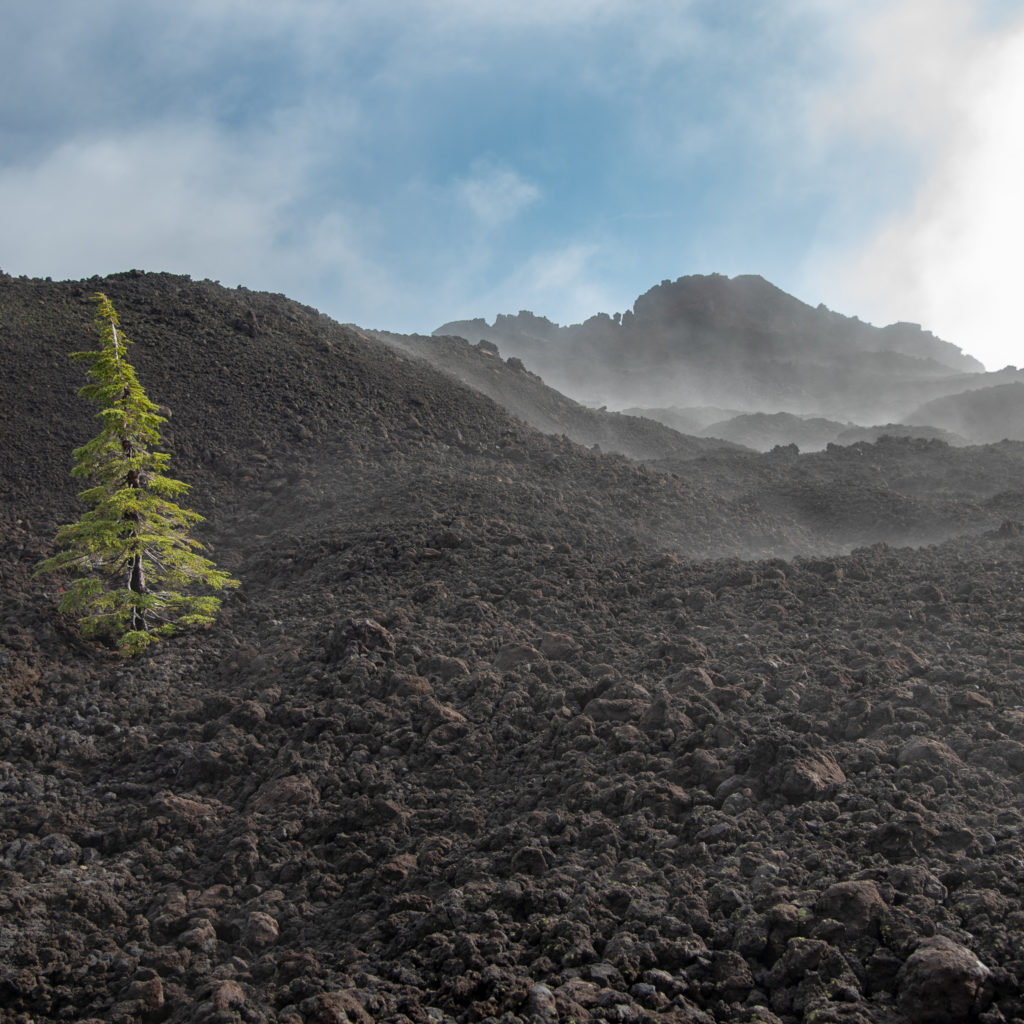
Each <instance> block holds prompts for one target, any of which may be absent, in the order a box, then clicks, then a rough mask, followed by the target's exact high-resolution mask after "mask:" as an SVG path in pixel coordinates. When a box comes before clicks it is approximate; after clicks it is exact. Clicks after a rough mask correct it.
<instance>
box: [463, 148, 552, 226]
mask: <svg viewBox="0 0 1024 1024" xmlns="http://www.w3.org/2000/svg"><path fill="white" fill-rule="evenodd" d="M455 189H456V193H457V194H458V196H459V198H460V199H461V201H462V202H463V203H464V204H465V205H466V206H467V207H469V209H470V210H471V211H472V213H473V215H474V216H475V217H476V219H477V220H478V221H479V222H480V223H481V224H482V225H483V226H484V227H487V228H495V227H498V226H499V225H501V224H505V223H507V222H508V221H511V220H514V219H515V218H516V217H518V216H519V214H520V213H522V211H523V210H525V209H526V208H527V207H528V206H530V205H532V204H533V203H535V202H536V201H537V200H538V199H539V198H540V189H539V188H537V186H536V185H534V184H533V183H532V182H529V181H527V180H526V179H525V178H524V177H523V176H522V175H521V174H519V172H518V171H515V170H513V169H512V168H510V167H504V166H502V165H500V164H494V163H490V162H480V163H477V164H475V165H474V167H473V172H472V174H471V175H470V176H469V177H468V178H460V179H459V180H458V181H457V182H456V183H455Z"/></svg>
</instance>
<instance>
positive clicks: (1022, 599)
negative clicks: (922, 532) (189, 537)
mask: <svg viewBox="0 0 1024 1024" xmlns="http://www.w3.org/2000/svg"><path fill="white" fill-rule="evenodd" d="M97 288H102V289H103V290H105V291H107V292H108V294H110V296H111V297H112V298H113V300H114V301H115V303H116V304H117V306H118V310H119V312H120V314H121V318H122V321H123V323H124V327H125V330H126V331H127V333H128V334H129V336H131V337H133V338H134V339H135V340H136V342H137V345H136V348H135V350H134V355H135V357H136V358H135V362H136V365H137V367H138V369H139V376H140V379H141V380H142V382H143V383H144V385H145V387H146V389H147V392H148V393H149V394H150V395H151V396H152V397H153V398H154V399H155V400H157V401H161V402H165V403H166V404H167V405H169V406H170V407H171V411H172V414H173V418H172V420H171V422H170V424H169V425H168V426H169V427H170V428H171V430H169V434H173V437H172V438H171V440H172V441H173V443H172V444H170V445H169V447H170V449H171V451H172V455H173V461H172V469H173V471H174V472H175V475H179V476H181V477H183V478H185V479H186V480H190V481H192V482H194V484H195V488H194V490H193V492H192V494H191V496H190V498H191V504H193V505H194V506H195V507H197V509H198V510H199V511H201V512H204V513H205V514H207V516H208V521H207V522H206V523H205V524H204V525H203V531H202V535H203V537H204V539H205V540H207V541H209V542H211V543H212V544H213V545H214V547H215V552H214V555H215V557H216V559H217V561H218V562H219V563H221V564H224V565H225V566H226V567H229V568H230V569H231V570H232V572H233V573H234V574H235V575H236V576H238V578H239V579H241V580H242V584H243V585H242V588H241V590H240V591H239V592H236V593H233V594H232V595H230V596H229V598H228V599H227V601H226V602H225V607H224V609H223V614H222V615H221V616H220V617H219V618H218V620H217V621H216V622H215V624H214V625H213V626H212V627H211V628H210V629H209V630H204V631H202V632H200V633H195V634H183V635H181V636H178V637H173V638H171V639H169V640H167V641H165V642H163V643H161V644H159V645H156V646H155V647H154V648H152V649H150V650H149V651H147V652H146V654H145V655H143V656H141V657H139V658H137V659H134V660H132V661H124V660H122V659H120V658H118V657H117V656H116V655H114V654H113V653H112V652H110V651H108V650H106V649H105V648H103V647H101V646H98V645H94V644H86V643H84V642H83V641H82V640H81V639H80V637H78V635H77V634H76V632H75V630H74V629H73V627H72V624H70V623H68V622H66V621H64V620H62V619H61V618H60V617H59V616H57V615H56V614H55V613H54V610H53V607H54V598H55V595H54V594H53V593H52V589H53V585H52V581H45V582H44V581H39V580H33V579H32V578H31V571H32V568H33V566H34V565H35V564H36V562H37V561H38V559H39V558H40V557H41V556H42V554H43V553H44V552H45V551H46V550H47V548H48V545H49V538H50V536H51V531H52V528H53V526H54V525H55V523H56V522H57V521H59V520H61V519H62V518H65V517H66V516H67V515H69V514H73V513H74V512H75V510H76V503H75V500H74V497H73V490H74V488H73V486H72V485H71V484H70V483H69V482H68V481H67V480H66V478H65V474H66V469H67V466H68V464H69V458H68V456H69V449H70V446H72V445H74V444H78V443H81V441H82V439H83V438H86V439H87V438H88V437H89V436H91V434H92V433H93V432H94V430H95V423H94V422H93V420H92V417H91V415H90V413H91V411H92V410H91V409H90V408H89V406H88V405H87V403H84V402H80V401H79V400H77V399H75V398H74V397H73V395H74V391H75V390H76V389H77V387H78V386H79V385H80V383H81V380H80V376H79V368H78V367H76V366H74V365H73V364H71V363H70V362H69V361H68V360H67V358H66V354H67V352H68V351H71V350H73V349H75V348H79V347H82V344H83V341H85V342H87V341H88V333H87V332H88V331H89V324H90V323H91V319H92V304H91V303H90V302H89V300H88V295H89V293H90V292H91V291H93V290H95V289H97ZM250 312H251V314H252V316H250V315H249V313H250ZM363 335H364V332H360V331H358V330H357V329H354V328H343V327H340V326H339V325H337V324H334V323H333V322H332V321H329V320H328V319H327V318H325V317H321V316H319V314H317V313H316V312H315V311H313V310H309V309H307V308H305V307H302V306H299V305H297V304H295V303H292V302H289V301H288V300H287V299H285V298H284V297H283V296H274V295H265V294H258V293H251V292H245V291H244V290H243V291H230V290H227V289H223V288H220V287H219V286H216V285H214V284H212V283H211V282H193V281H190V280H189V279H188V278H183V277H173V276H170V275H156V274H154V275H149V274H127V275H115V276H114V277H111V278H105V279H102V280H101V279H94V280H92V281H87V282H68V283H62V284H57V283H51V282H41V281H28V280H17V281H15V280H12V279H10V278H2V277H0V360H2V367H3V371H4V372H3V374H2V375H0V414H2V415H3V416H4V419H3V431H4V434H3V440H4V444H3V445H0V516H2V518H0V583H2V585H0V915H2V916H0V1017H2V1018H3V1019H4V1020H10V1021H12V1022H16V1024H28V1022H29V1021H37V1022H46V1024H49V1022H57V1021H69V1020H74V1021H88V1022H98V1021H111V1022H119V1024H150V1022H154V1021H162V1022H168V1024H186V1022H188V1024H192V1022H207V1024H214V1022H217V1024H241V1022H246V1024H260V1022H267V1024H270V1022H281V1024H313V1022H322V1021H330V1022H337V1021H349V1022H352V1021H358V1022H370V1021H381V1022H385V1024H410V1022H414V1024H427V1022H430V1021H437V1022H440V1024H445V1022H457V1024H462V1022H465V1024H473V1022H488V1024H497V1022H501V1024H528V1022H531V1021H536V1020H545V1021H554V1020H561V1021H566V1020H569V1019H576V1020H577V1021H581V1022H582V1021H636V1022H643V1024H679V1022H684V1021H702V1022H708V1024H711V1022H722V1024H732V1022H735V1024H740V1022H750V1021H764V1022H766V1024H771V1022H778V1021H782V1022H783V1024H796V1022H797V1021H799V1020H811V1019H814V1020H825V1021H827V1020H832V1021H859V1022H870V1024H905V1022H909V1021H913V1020H935V1019H952V1017H953V1015H958V1017H959V1019H967V1020H973V1019H977V1020H978V1021H979V1022H980V1024H989V1022H998V1021H1007V1022H1012V1021H1014V1020H1021V1019H1024V986H1022V979H1024V958H1022V956H1021V942H1020V939H1021V922H1022V920H1024V916H1022V915H1024V895H1022V891H1021V884H1020V877H1019V876H1020V865H1021V862H1022V859H1024V790H1022V785H1021V770H1022V768H1024V713H1022V711H1021V708H1022V707H1024V661H1022V657H1021V650H1022V632H1021V622H1022V621H1024V591H1022V589H1021V587H1020V563H1021V558H1022V557H1024V543H1022V539H1021V538H1022V536H1024V526H1022V525H1021V524H1022V522H1024V494H1022V493H1021V491H1020V489H1019V488H1018V489H1016V490H1015V489H1014V488H1015V487H1016V484H1015V481H1016V480H1019V479H1020V468H1021V462H1022V460H1024V445H1021V444H1014V443H1003V444H999V445H992V446H977V447H974V448H971V449H951V448H949V447H947V446H946V445H944V444H942V443H940V442H934V441H932V442H928V441H917V440H913V439H886V440H883V441H879V442H878V443H876V444H859V445H854V446H851V447H845V448H838V447H835V446H833V447H832V448H830V449H826V450H825V451H824V452H821V453H816V454H813V455H804V456H801V455H799V454H797V453H796V452H795V451H793V450H790V449H777V450H775V451H773V452H770V453H768V454H766V455H761V454H757V453H753V452H740V453H736V452H715V453H712V454H709V455H704V456H701V457H699V458H697V459H688V460H686V461H685V462H683V463H681V465H680V466H679V467H678V469H679V471H680V473H679V475H678V476H673V475H672V474H671V473H668V472H666V473H656V472H654V471H653V470H651V469H648V468H644V467H639V466H637V465H636V464H633V463H630V462H628V461H627V460H626V459H624V458H622V457H620V456H602V455H600V454H598V453H595V452H593V451H590V450H586V449H582V448H580V447H579V446H576V445H574V444H572V443H570V442H568V441H566V440H564V439H559V438H552V437H547V436H544V435H541V434H539V433H537V432H536V431H533V430H531V429H528V428H526V427H524V426H523V425H522V424H520V423H517V422H516V421H514V420H513V419H511V418H510V417H509V416H508V415H507V414H506V413H505V412H504V411H503V410H501V409H500V408H499V407H498V406H497V405H495V403H493V402H492V401H490V400H489V399H487V398H485V397H483V396H481V395H480V394H478V393H476V392H473V391H471V390H470V389H468V388H466V387H464V386H462V385H460V384H458V383H456V382H455V381H453V380H452V379H451V378H450V377H446V376H444V375H442V374H440V373H438V372H435V371H433V370H432V369H431V368H429V367H427V366H426V365H424V364H423V363H421V362H414V361H412V360H410V359H408V358H406V357H404V356H400V355H399V354H398V353H396V352H394V351H393V350H390V349H388V348H386V347H384V346H383V345H380V344H378V343H377V342H375V341H374V340H372V339H371V338H369V337H365V336H363ZM683 474H685V475H683ZM787 487H789V490H788V491H787V490H786V488H787ZM787 502H788V503H789V504H788V505H787ZM797 506H799V507H800V508H801V509H802V510H803V513H804V514H805V519H803V520H800V519H798V518H797V517H796V516H795V514H794V513H793V511H792V510H793V509H794V508H796V507H797ZM772 507H775V508H776V511H774V512H773V511H772ZM786 509H788V511H786ZM811 522H815V523H818V524H819V525H820V531H819V532H814V531H813V530H811V529H810V528H809V527H808V526H807V525H805V523H811ZM927 524H931V526H932V527H933V528H934V531H935V539H936V540H941V543H934V544H931V545H929V546H923V547H917V548H909V547H903V548H900V547H893V546H889V545H888V544H886V543H879V540H881V539H884V537H886V536H887V537H895V536H897V535H906V533H907V532H909V531H910V530H912V529H914V528H916V527H921V526H922V525H927ZM830 531H831V532H830ZM773 534H777V536H774V537H773V536H772V535H773ZM951 534H959V536H952V537H951V536H950V535H951ZM880 535H884V536H880ZM851 536H863V537H864V538H865V541H866V543H865V544H864V546H863V547H859V548H857V549H855V550H852V551H846V552H840V551H837V550H835V549H833V550H831V551H829V550H823V548H827V546H828V541H827V539H828V538H840V537H851ZM745 544H750V545H756V546H757V550H758V551H759V552H760V553H761V554H763V555H765V556H767V555H768V554H769V552H770V553H771V557H760V558H757V559H756V560H747V559H743V558H741V557H738V556H739V554H740V553H741V552H742V551H743V548H744V545H745ZM787 546H788V548H789V555H790V557H786V558H782V557H778V553H779V551H781V550H783V549H785V548H786V547H787ZM800 546H803V551H804V553H801V554H799V555H797V556H794V555H793V552H794V551H795V550H796V549H797V548H798V547H800ZM711 554H722V555H724V556H725V557H720V558H712V557H710V555H711ZM930 992H936V993H940V994H942V996H943V997H944V998H943V1000H940V1001H939V1002H936V1001H935V1000H930V999H929V993H930ZM943 1013H945V1016H943Z"/></svg>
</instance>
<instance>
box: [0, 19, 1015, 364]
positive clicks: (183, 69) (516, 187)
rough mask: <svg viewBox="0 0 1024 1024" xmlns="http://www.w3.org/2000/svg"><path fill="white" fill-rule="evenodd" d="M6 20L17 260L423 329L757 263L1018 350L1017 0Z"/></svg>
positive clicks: (58, 271)
mask: <svg viewBox="0 0 1024 1024" xmlns="http://www.w3.org/2000/svg"><path fill="white" fill-rule="evenodd" d="M7 24H8V31H7V32H6V33H5V35H4V37H3V38H2V39H0V76H2V77H0V86H2V88H0V267H2V268H3V269H4V270H6V271H7V272H9V273H25V274H31V275H38V276H53V277H79V276H89V275H91V274H94V273H105V272H109V271H115V270H122V269H128V268H130V267H133V266H137V267H140V268H144V269H151V270H171V271H175V272H181V273H190V274H192V275H193V276H198V277H210V278H213V279H216V280H221V281H222V282H224V283H225V284H235V283H243V284H246V285H248V286H250V287H255V288H267V289H272V290H274V291H285V292H287V293H289V294H291V295H293V296H294V297H295V298H298V299H300V300H301V301H304V302H307V303H310V304H312V305H315V306H318V307H319V308H321V309H322V310H324V311H325V312H327V313H330V314H331V315H333V316H336V317H338V318H339V319H342V320H349V321H355V322H358V323H362V324H365V325H366V326H377V327H385V328H390V329H396V330H420V331H427V330H430V329H431V328H432V327H434V326H436V325H437V324H438V323H440V322H443V321H445V320H448V319H454V318H458V317H464V316H474V315H483V316H493V314H494V313H496V312H504V311H515V310H517V309H519V308H533V309H534V311H535V312H537V313H541V314H545V315H548V316H550V317H551V318H552V319H555V320H557V321H559V322H562V323H566V322H572V321H574V320H578V319H581V318H582V317H584V316H587V315H590V314H593V313H595V312H598V311H603V312H614V311H616V310H621V309H624V308H626V307H627V306H628V305H629V304H631V303H632V301H633V299H634V298H635V297H636V295H637V294H639V293H640V292H643V291H645V290H646V289H647V288H648V287H650V286H651V285H652V284H654V283H656V282H657V281H659V280H661V279H663V278H665V277H676V276H679V275H681V274H686V273H707V272H712V271H719V272H724V273H730V274H732V273H760V274H762V275H764V276H765V277H767V278H769V279H770V280H772V281H774V282H775V283H777V284H779V285H780V286H781V287H783V288H786V289H787V290H789V291H791V292H793V293H794V294H797V295H799V296H800V297H801V298H805V299H806V300H808V301H812V302H817V301H819V300H824V301H826V302H827V303H828V304H829V305H831V306H833V307H834V308H837V309H840V310H841V311H843V312H847V313H857V314H859V315H861V316H862V317H864V318H865V319H871V320H874V321H875V322H888V321H890V320H895V319H911V320H917V321H920V322H923V323H924V324H925V325H926V326H928V327H930V328H931V329H933V330H935V331H936V332H937V333H939V334H940V335H942V336H943V337H946V338H948V339H949V340H951V341H954V342H956V343H957V344H961V345H962V346H963V347H964V348H965V349H967V350H968V351H971V352H972V353H973V354H975V355H978V356H979V357H980V358H982V359H983V360H984V361H985V362H987V363H989V364H990V365H992V364H997V365H1002V364H1003V363H1005V362H1009V361H1015V360H1013V359H1011V358H1010V352H1011V347H1012V346H1013V345H1014V344H1015V342H1016V339H1015V337H1014V332H1015V327H1014V322H1013V317H1014V314H1013V311H1012V305H1013V298H1012V297H1013V296H1014V295H1015V293H1016V282H1015V280H1014V278H1013V273H1014V272H1013V269H1012V266H1013V264H1012V255H1013V252H1012V246H1013V241H1012V240H1013V239H1015V237H1016V236H1017V235H1018V234H1019V233H1020V230H1021V228H1022V227H1024V224H1022V219H1024V215H1022V207H1021V200H1020V190H1019V187H1018V185H1017V182H1018V181H1019V180H1020V173H1019V172H1020V167H1021V162H1022V135H1021V133H1022V128H1021V126H1020V118H1019V116H1017V115H1018V112H1019V110H1020V109H1021V100H1022V89H1024V85H1022V82H1024V71H1022V70H1020V69H1024V59H1022V58H1024V42H1022V40H1024V20H1022V19H1021V18H1020V16H1019V10H1017V8H1016V4H1013V3H1009V2H1007V0H1002V2H1000V0H931V2H929V3H928V4H925V3H923V2H922V0H890V2H886V3H883V2H881V0H868V2H859V3H856V4H855V3H853V0H783V2H780V3H774V2H773V3H769V2H768V0H752V2H751V3H749V4H744V5H712V4H707V3H703V2H700V0H689V2H679V0H651V2H650V3H646V4H643V5H636V4H633V3H631V2H629V3H628V2H626V0H524V2H523V3H521V4H515V5H491V4H479V3H475V2H472V0H425V2H423V3H419V4H414V5H410V4H407V3H404V2H402V0H374V2H370V0H347V2H346V3H344V4H337V3H333V2H327V0H309V2H306V3H303V4H301V5H296V4H293V3H288V2H285V0H267V2H265V3H261V4H258V5H257V4H253V3H251V2H249V0H203V2H200V0H183V2H179V3H175V4H171V3H169V2H164V0H155V2H153V3H149V4H145V5H138V4H129V3H128V2H127V0H97V2H96V3H94V4H90V5H88V7H84V6H82V5H81V4H78V3H77V2H73V0H54V3H52V4H49V5H44V6H40V5H19V6H18V7H17V8H16V9H15V10H14V11H12V12H9V17H8V19H7Z"/></svg>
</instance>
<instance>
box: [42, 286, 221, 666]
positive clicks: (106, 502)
mask: <svg viewBox="0 0 1024 1024" xmlns="http://www.w3.org/2000/svg"><path fill="white" fill-rule="evenodd" d="M95 298H96V301H97V313H96V326H97V328H98V329H99V332H100V339H101V344H100V347H99V349H97V350H95V351H89V352H74V353H72V358H73V359H76V360H78V361H80V362H84V363H86V364H88V367H89V368H88V371H87V374H88V376H89V378H91V383H89V384H87V385H86V386H85V387H83V388H82V390H81V391H80V392H79V395H80V396H81V397H83V398H88V399H90V400H91V401H93V402H95V403H96V404H97V405H98V406H99V407H100V411H99V413H97V418H98V419H100V420H101V421H102V423H103V429H102V430H101V431H100V433H99V434H98V435H97V436H96V437H94V438H93V439H92V440H91V441H90V442H89V443H88V444H86V445H83V446H82V447H81V448H77V449H75V452H74V457H75V465H74V468H73V469H72V470H71V475H72V476H74V477H83V478H85V479H88V480H91V481H93V486H92V487H90V488H89V489H88V490H85V491H82V493H81V494H80V497H81V498H82V500H83V501H84V502H85V503H86V505H88V506H89V511H88V512H86V513H84V515H83V516H82V517H81V519H79V520H78V522H76V523H71V524H68V525H66V526H62V527H60V529H59V530H58V531H57V535H56V538H55V543H56V545H57V546H58V547H60V548H63V549H64V550H62V551H60V552H59V553H58V554H56V555H54V556H53V557H52V558H48V559H46V560H45V561H43V562H41V563H40V565H39V567H38V569H37V570H36V574H37V575H38V574H39V573H48V572H66V573H70V574H73V575H76V577H77V578H75V579H74V580H73V581H72V582H71V583H70V584H69V585H68V586H67V588H66V589H65V590H64V592H63V597H62V599H61V602H60V605H59V607H60V610H61V611H62V612H68V613H71V614H77V615H78V616H79V618H78V624H79V626H80V627H81V629H82V632H83V634H85V635H86V636H96V637H109V638H111V639H113V640H114V641H115V642H116V644H117V646H118V647H119V649H120V650H121V652H122V653H124V654H137V653H138V652H139V651H141V650H143V649H144V648H146V647H148V646H149V644H151V643H153V642H155V641H156V640H159V639H160V638H161V637H165V636H169V635H170V634H171V633H173V632H174V631H175V629H176V628H177V627H179V626H198V625H206V624H208V623H210V622H212V621H213V617H214V615H215V614H216V612H217V609H218V608H219V607H220V599H219V598H217V597H214V596H213V595H212V594H199V595H196V594H189V593H187V591H188V590H190V589H192V588H193V587H196V586H202V587H205V588H207V589H210V590H223V589H224V588H225V587H237V586H238V581H237V580H235V579H232V578H231V576H230V575H229V574H228V573H226V572H222V571H221V570H219V569H217V568H216V566H214V564H213V562H211V561H210V560H209V559H208V558H205V557H203V556H202V555H201V554H200V553H199V552H200V551H201V550H202V544H200V543H199V542H198V541H197V540H194V539H192V538H191V537H189V535H188V533H189V529H190V528H191V527H192V526H194V525H195V524H196V523H198V522H200V521H202V518H203V517H202V516H200V515H199V514H198V513H196V512H192V511H190V510H188V509H183V508H180V507H179V506H178V505H176V504H175V503H174V501H173V500H171V499H173V498H175V497H177V496H179V495H181V494H184V493H185V492H186V491H188V489H189V488H188V484H184V483H182V482H181V481H180V480H173V479H171V478H170V477H168V476H165V475H164V470H165V469H166V468H167V464H168V462H169V461H170V456H169V455H167V454H164V453H162V452H157V451H154V450H153V448H154V447H155V446H156V445H158V444H160V429H159V427H160V424H161V423H163V422H165V417H163V416H160V415H159V414H158V411H157V406H156V405H155V404H154V403H153V402H151V401H150V400H149V398H148V397H147V396H146V393H145V391H143V389H142V385H141V384H139V382H138V379H137V378H136V376H135V370H134V368H133V367H132V365H131V363H130V362H129V361H128V357H127V349H128V346H129V345H130V344H131V342H130V341H129V340H128V338H127V337H125V335H124V334H122V333H121V331H120V323H119V321H118V317H117V312H116V311H115V309H114V307H113V305H112V303H111V302H110V300H109V299H108V298H107V297H106V295H103V294H97V295H96V296H95Z"/></svg>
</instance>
